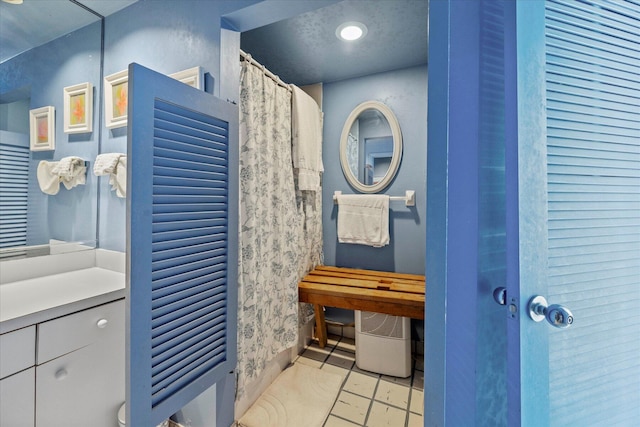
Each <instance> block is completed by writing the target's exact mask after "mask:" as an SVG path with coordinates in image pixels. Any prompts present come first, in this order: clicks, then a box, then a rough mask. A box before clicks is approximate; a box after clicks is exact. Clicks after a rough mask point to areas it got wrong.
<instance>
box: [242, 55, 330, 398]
mask: <svg viewBox="0 0 640 427" xmlns="http://www.w3.org/2000/svg"><path fill="white" fill-rule="evenodd" d="M294 181H295V178H294V172H293V165H292V161H291V92H290V91H288V90H287V89H286V88H284V87H282V86H278V85H277V84H276V83H275V82H274V81H273V80H272V79H271V78H269V77H267V76H266V75H265V74H264V72H263V70H261V69H260V68H258V67H256V66H254V65H251V64H250V63H248V61H244V62H242V72H241V85H240V220H239V232H240V236H239V247H240V260H239V268H238V282H239V283H238V285H239V288H238V393H237V397H240V396H241V395H242V394H243V392H244V388H245V386H246V385H247V384H249V383H250V382H251V381H252V380H254V379H256V378H257V377H258V375H259V374H260V373H261V372H262V370H263V369H264V367H265V366H266V364H267V362H269V361H270V360H271V359H273V357H274V356H276V355H277V354H278V353H280V352H281V351H283V350H286V349H287V348H289V347H292V346H294V345H296V344H297V342H298V316H299V314H298V282H299V281H300V279H301V277H302V275H304V274H306V272H308V271H309V270H310V269H311V268H313V267H314V266H315V265H317V263H319V262H321V258H322V226H321V213H320V212H321V210H322V209H321V207H320V206H321V205H320V204H319V199H320V192H306V191H304V192H301V191H297V192H296V188H295V182H294ZM307 193H309V194H307ZM310 221H311V222H310ZM313 263H315V264H313Z"/></svg>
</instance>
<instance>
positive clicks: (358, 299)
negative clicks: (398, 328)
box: [298, 266, 425, 347]
mask: <svg viewBox="0 0 640 427" xmlns="http://www.w3.org/2000/svg"><path fill="white" fill-rule="evenodd" d="M424 293H425V277H424V276H420V275H417V274H404V273H389V272H386V271H374V270H360V269H355V268H343V267H327V266H318V267H316V268H315V269H314V270H313V271H311V272H310V273H309V274H308V275H307V276H306V277H305V278H304V279H302V281H301V282H300V283H299V284H298V299H299V301H300V302H307V303H311V304H313V305H314V309H315V314H316V330H317V331H316V334H317V335H318V342H319V345H320V347H324V346H325V345H326V344H327V326H326V324H325V319H324V310H323V309H322V306H329V307H338V308H346V309H349V310H363V311H371V312H375V313H385V314H390V315H393V316H402V317H411V318H413V319H424Z"/></svg>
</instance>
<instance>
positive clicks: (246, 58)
mask: <svg viewBox="0 0 640 427" xmlns="http://www.w3.org/2000/svg"><path fill="white" fill-rule="evenodd" d="M240 60H242V61H248V62H249V63H250V64H253V65H255V66H256V67H259V68H262V71H263V72H264V74H265V76H267V77H269V78H270V79H271V80H273V81H274V82H276V83H277V84H278V86H282V87H283V88H285V89H287V90H288V91H289V92H292V90H291V87H290V86H289V85H288V84H286V83H285V82H283V81H282V80H280V77H278V76H276V75H275V74H273V73H272V72H271V71H269V70H267V67H265V66H264V65H262V64H261V63H259V62H258V61H256V60H255V59H253V58H252V57H251V54H249V53H247V52H245V51H244V50H242V49H240Z"/></svg>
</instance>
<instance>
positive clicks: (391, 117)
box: [340, 101, 402, 193]
mask: <svg viewBox="0 0 640 427" xmlns="http://www.w3.org/2000/svg"><path fill="white" fill-rule="evenodd" d="M370 109H373V110H377V111H379V112H381V113H382V114H383V115H384V117H385V118H386V119H387V122H388V123H389V127H390V128H391V136H392V138H393V155H392V156H391V164H390V165H389V169H388V170H387V173H386V174H385V175H384V176H383V177H382V179H381V180H380V181H378V182H377V183H375V184H373V185H366V184H363V183H362V182H360V181H359V180H358V177H357V176H355V175H354V174H353V172H352V171H351V168H350V167H349V160H348V158H347V144H348V139H349V132H350V131H351V127H352V126H353V123H354V122H355V121H356V120H357V119H358V117H359V116H360V114H361V113H362V112H363V111H365V110H370ZM401 158H402V134H401V132H400V124H399V123H398V120H397V118H396V116H395V114H393V111H391V109H390V108H389V107H387V106H386V105H385V104H383V103H382V102H379V101H365V102H363V103H362V104H360V105H358V106H357V107H356V108H354V109H353V111H352V112H351V114H349V117H347V121H346V122H345V123H344V127H343V128H342V134H341V135H340V166H342V173H343V174H344V177H345V178H346V179H347V181H348V182H349V184H350V185H351V186H352V187H353V188H355V189H356V190H358V191H360V192H361V193H377V192H379V191H382V190H384V189H385V188H386V187H387V186H388V185H389V184H390V183H391V181H392V180H393V178H394V177H395V176H396V172H397V171H398V167H399V166H400V160H401Z"/></svg>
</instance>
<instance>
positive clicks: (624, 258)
mask: <svg viewBox="0 0 640 427" xmlns="http://www.w3.org/2000/svg"><path fill="white" fill-rule="evenodd" d="M545 23H546V30H545V33H546V68H547V71H546V85H547V159H548V160H547V180H548V200H549V201H548V218H549V220H548V227H549V243H548V245H549V259H548V264H549V267H548V268H549V271H548V286H549V295H548V300H549V302H550V303H552V304H556V303H559V304H566V305H567V306H568V307H569V308H570V309H571V310H572V311H573V314H574V315H575V319H576V320H575V324H574V325H573V326H572V327H571V328H569V329H567V330H551V331H550V335H549V348H550V360H549V376H550V379H549V382H550V384H549V401H550V420H551V424H552V425H554V426H569V425H571V426H587V425H588V426H596V425H607V426H610V425H611V426H613V425H616V426H631V425H638V423H640V2H637V1H603V0H598V1H574V0H571V1H566V0H565V1H548V2H547V4H546V19H545Z"/></svg>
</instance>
